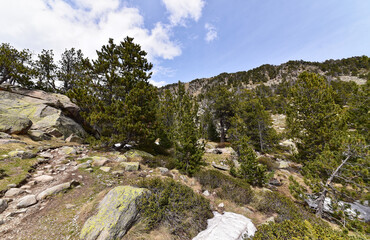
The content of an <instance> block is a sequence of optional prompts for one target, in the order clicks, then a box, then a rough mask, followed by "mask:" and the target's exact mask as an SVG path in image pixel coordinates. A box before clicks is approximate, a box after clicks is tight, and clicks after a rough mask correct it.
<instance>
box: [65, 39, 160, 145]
mask: <svg viewBox="0 0 370 240" xmlns="http://www.w3.org/2000/svg"><path fill="white" fill-rule="evenodd" d="M97 54H98V59H97V60H96V61H93V66H92V71H91V73H90V74H89V77H85V78H82V79H81V80H80V81H79V82H77V83H76V85H77V87H76V88H75V89H73V90H72V92H71V93H70V95H71V97H72V98H73V99H76V100H77V101H78V100H80V101H81V102H82V104H81V105H82V106H83V109H84V110H85V116H86V118H87V120H88V122H89V123H90V124H91V125H93V126H94V127H95V129H96V130H97V131H98V132H99V135H100V142H102V143H105V144H108V145H113V144H114V143H118V142H119V143H128V142H132V141H134V142H135V143H137V144H142V143H144V142H147V141H149V142H154V130H155V122H156V121H155V113H156V108H155V107H156V105H155V103H156V99H157V91H156V88H155V87H154V86H152V85H151V84H150V83H149V78H150V76H151V73H150V72H149V71H150V70H151V68H152V64H151V63H149V62H148V61H147V59H146V58H145V56H146V52H145V51H143V50H141V47H140V45H138V44H135V43H134V42H133V38H130V37H126V38H125V39H124V40H123V41H122V42H120V44H118V45H117V44H115V43H114V41H113V39H109V42H108V44H107V45H104V46H103V47H102V49H101V50H100V51H97Z"/></svg>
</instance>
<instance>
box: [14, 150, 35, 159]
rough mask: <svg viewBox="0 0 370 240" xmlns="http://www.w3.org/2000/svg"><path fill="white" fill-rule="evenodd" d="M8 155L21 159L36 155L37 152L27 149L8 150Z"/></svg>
mask: <svg viewBox="0 0 370 240" xmlns="http://www.w3.org/2000/svg"><path fill="white" fill-rule="evenodd" d="M8 156H9V157H18V158H22V159H30V158H34V157H36V156H37V154H35V153H32V152H27V151H21V150H14V151H11V152H8Z"/></svg>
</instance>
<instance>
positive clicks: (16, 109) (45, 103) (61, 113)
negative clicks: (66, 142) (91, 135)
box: [0, 86, 86, 140]
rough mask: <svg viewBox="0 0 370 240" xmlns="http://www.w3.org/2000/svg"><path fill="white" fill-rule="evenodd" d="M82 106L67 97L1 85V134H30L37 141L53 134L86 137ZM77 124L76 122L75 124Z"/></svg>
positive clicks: (64, 136)
mask: <svg viewBox="0 0 370 240" xmlns="http://www.w3.org/2000/svg"><path fill="white" fill-rule="evenodd" d="M79 111H80V109H79V107H78V106H77V105H75V104H73V103H72V102H71V101H70V100H69V98H68V97H66V96H64V95H61V94H55V93H47V92H44V91H41V90H24V89H19V88H15V87H11V88H4V87H1V86H0V113H1V114H0V131H1V132H6V133H11V134H26V133H27V132H28V130H30V135H31V136H32V137H33V139H35V140H43V139H45V138H46V139H47V138H48V137H49V136H50V135H51V136H55V137H63V138H64V139H66V138H68V137H69V136H70V135H71V134H75V135H78V136H79V137H85V136H86V132H85V130H84V129H83V127H82V126H81V125H80V124H78V123H77V122H81V121H82V120H81V117H80V115H79ZM76 121H77V122H76Z"/></svg>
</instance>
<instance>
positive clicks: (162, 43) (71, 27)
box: [0, 0, 181, 62]
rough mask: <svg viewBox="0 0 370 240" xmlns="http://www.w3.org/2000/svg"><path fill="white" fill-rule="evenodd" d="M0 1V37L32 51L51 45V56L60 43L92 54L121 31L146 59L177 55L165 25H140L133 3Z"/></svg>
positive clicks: (58, 50)
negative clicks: (148, 27) (146, 53)
mask: <svg viewBox="0 0 370 240" xmlns="http://www.w3.org/2000/svg"><path fill="white" fill-rule="evenodd" d="M72 2H73V5H70V4H68V3H67V2H65V1H63V0H32V1H30V0H12V1H0V29H1V31H0V41H1V42H8V43H10V44H11V45H13V46H15V47H16V48H20V49H21V48H29V49H31V50H34V51H36V52H40V51H41V50H42V49H44V48H45V49H53V50H54V52H55V55H56V57H58V56H60V54H61V53H62V52H63V51H64V49H66V48H71V47H75V48H80V49H82V51H83V52H84V53H85V55H87V56H89V57H90V58H95V56H96V54H95V51H96V50H98V49H100V48H101V46H102V45H104V44H107V43H108V39H109V38H114V39H115V40H116V42H119V41H120V40H122V39H123V38H124V37H126V36H131V37H134V38H135V40H134V41H135V42H136V43H139V44H140V45H141V46H142V48H143V49H144V50H145V51H147V52H148V59H149V60H150V61H154V62H155V61H156V59H158V58H164V59H173V58H174V57H176V56H179V55H181V48H180V45H179V44H178V43H177V42H175V41H172V40H171V28H170V27H166V26H164V25H163V24H161V23H158V24H156V25H155V27H154V28H153V29H147V28H145V27H144V18H143V16H142V15H141V13H140V12H139V10H138V9H137V8H130V7H120V1H119V0H104V1H102V0H74V1H72Z"/></svg>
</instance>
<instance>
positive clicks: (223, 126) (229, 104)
mask: <svg viewBox="0 0 370 240" xmlns="http://www.w3.org/2000/svg"><path fill="white" fill-rule="evenodd" d="M234 95H235V93H234V92H233V91H230V90H229V88H228V87H227V86H224V85H217V86H216V87H214V88H213V89H212V90H210V91H209V93H208V99H210V101H211V103H210V108H211V110H212V112H213V114H214V116H215V118H216V119H218V121H219V123H220V142H225V141H226V133H227V130H228V129H229V128H230V118H231V117H232V116H233V115H234V106H235V98H234Z"/></svg>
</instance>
